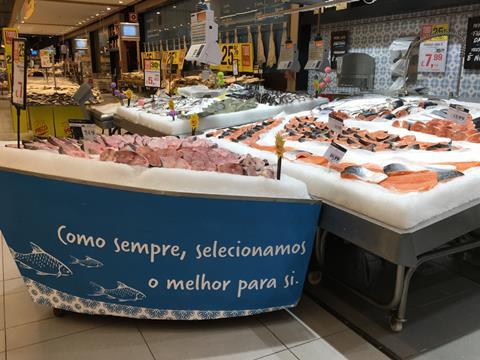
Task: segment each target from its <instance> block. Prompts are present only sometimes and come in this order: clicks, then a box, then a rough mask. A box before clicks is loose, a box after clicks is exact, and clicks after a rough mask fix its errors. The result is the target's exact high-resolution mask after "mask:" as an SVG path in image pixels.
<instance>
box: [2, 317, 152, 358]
mask: <svg viewBox="0 0 480 360" xmlns="http://www.w3.org/2000/svg"><path fill="white" fill-rule="evenodd" d="M65 359H68V360H85V359H102V360H132V359H135V360H153V357H152V355H151V353H150V351H149V350H148V347H147V346H146V344H145V341H144V340H143V338H142V335H141V334H140V333H139V331H138V330H137V328H136V327H135V326H133V325H132V324H130V325H119V324H115V326H113V325H112V326H103V327H100V328H98V329H95V330H90V331H84V332H81V333H78V334H75V335H70V336H65V337H62V338H59V339H56V340H52V341H46V342H42V343H38V344H35V345H31V346H27V347H23V348H20V349H17V350H12V351H9V352H8V360H65Z"/></svg>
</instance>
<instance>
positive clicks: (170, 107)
mask: <svg viewBox="0 0 480 360" xmlns="http://www.w3.org/2000/svg"><path fill="white" fill-rule="evenodd" d="M168 108H169V109H170V110H175V103H174V102H173V99H170V100H168Z"/></svg>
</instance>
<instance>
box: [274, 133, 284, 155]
mask: <svg viewBox="0 0 480 360" xmlns="http://www.w3.org/2000/svg"><path fill="white" fill-rule="evenodd" d="M275 152H276V154H277V157H279V158H282V157H283V154H284V153H285V139H284V138H283V137H282V135H280V133H277V135H276V136H275Z"/></svg>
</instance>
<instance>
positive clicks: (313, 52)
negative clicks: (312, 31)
mask: <svg viewBox="0 0 480 360" xmlns="http://www.w3.org/2000/svg"><path fill="white" fill-rule="evenodd" d="M323 49H324V48H323V42H322V45H317V44H316V42H315V41H314V40H311V41H310V44H309V46H308V61H307V64H306V65H305V70H319V69H320V67H321V66H322V63H323Z"/></svg>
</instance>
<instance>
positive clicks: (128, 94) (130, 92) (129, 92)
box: [125, 89, 133, 99]
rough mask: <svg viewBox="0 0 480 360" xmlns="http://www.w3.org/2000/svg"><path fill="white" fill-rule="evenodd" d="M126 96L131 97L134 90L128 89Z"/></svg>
mask: <svg viewBox="0 0 480 360" xmlns="http://www.w3.org/2000/svg"><path fill="white" fill-rule="evenodd" d="M125 96H126V97H127V99H131V98H132V97H133V91H132V90H130V89H128V90H127V91H125Z"/></svg>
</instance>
